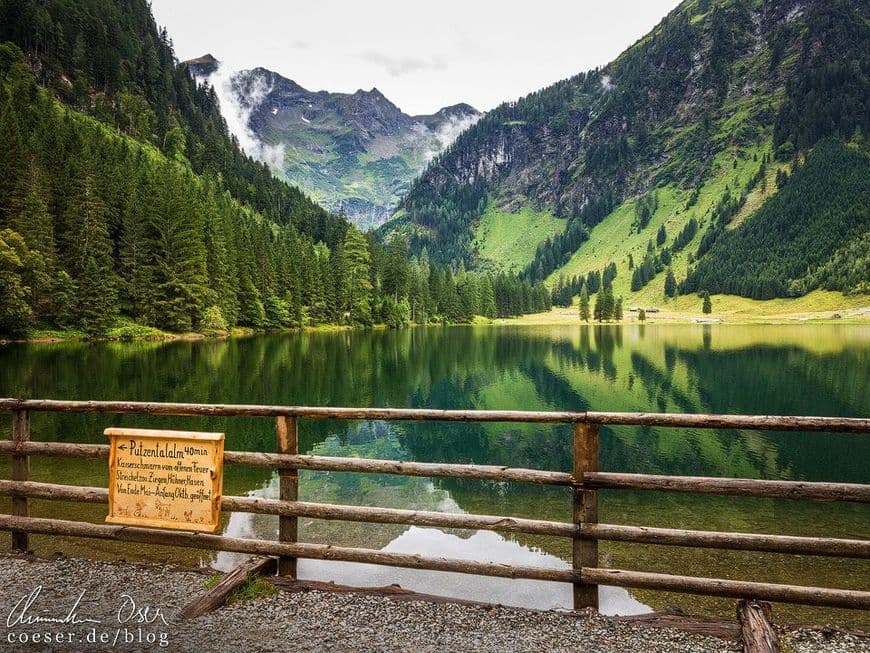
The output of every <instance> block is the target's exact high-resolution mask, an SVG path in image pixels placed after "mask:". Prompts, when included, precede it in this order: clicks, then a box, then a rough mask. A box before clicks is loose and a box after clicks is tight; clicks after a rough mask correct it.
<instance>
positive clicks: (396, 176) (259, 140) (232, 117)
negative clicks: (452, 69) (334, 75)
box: [185, 54, 481, 228]
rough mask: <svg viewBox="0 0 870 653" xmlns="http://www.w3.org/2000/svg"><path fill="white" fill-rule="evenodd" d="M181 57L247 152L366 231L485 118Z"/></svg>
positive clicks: (463, 108) (460, 107)
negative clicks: (405, 108) (418, 109)
mask: <svg viewBox="0 0 870 653" xmlns="http://www.w3.org/2000/svg"><path fill="white" fill-rule="evenodd" d="M185 63H186V65H187V67H188V70H189V71H190V73H191V74H192V75H193V76H194V78H195V79H196V80H197V82H198V83H200V84H207V85H209V86H210V87H213V88H214V90H215V93H216V94H217V96H218V98H219V101H220V105H221V112H222V113H223V116H224V119H225V120H226V121H227V125H228V127H229V129H230V131H231V132H232V133H233V134H234V135H235V137H236V138H237V139H238V141H239V144H240V146H241V147H242V148H243V149H244V150H245V152H247V153H248V154H249V155H250V156H252V157H254V158H255V159H258V160H260V161H263V162H264V163H267V164H268V165H269V167H270V168H271V169H272V170H273V171H274V172H275V173H276V174H277V175H279V176H280V177H282V178H284V179H286V180H288V181H292V183H294V184H297V185H299V186H300V187H301V188H302V189H303V190H305V191H306V192H308V193H309V194H311V196H312V197H314V198H315V199H316V200H318V201H319V202H321V203H322V204H323V205H324V206H326V207H327V208H329V209H330V210H333V211H336V212H339V213H344V214H345V215H347V217H348V218H350V219H351V220H352V221H353V222H354V223H356V224H357V225H358V226H360V227H363V228H371V227H376V226H378V225H380V224H382V223H383V222H384V221H385V220H386V219H387V218H388V217H389V216H390V215H391V214H392V212H393V210H394V209H395V206H396V204H397V203H398V201H399V200H400V198H401V197H402V196H403V195H404V194H405V193H406V192H407V191H408V189H409V187H410V182H411V180H412V179H413V178H414V177H415V176H417V175H418V174H419V173H420V172H421V171H422V170H423V169H424V168H425V166H426V165H427V164H428V163H429V161H431V160H432V158H433V157H434V156H435V155H437V154H438V153H439V152H441V151H443V150H444V148H446V147H447V146H448V145H450V144H451V143H452V142H453V141H454V140H455V138H456V137H457V136H458V135H459V134H460V133H461V132H462V131H463V130H464V129H466V128H467V127H469V126H471V125H473V124H474V123H475V122H476V121H477V120H478V119H479V118H480V115H481V114H480V112H478V111H477V110H476V109H474V108H473V107H471V106H469V105H467V104H457V105H453V106H449V107H444V108H442V109H440V110H439V111H437V112H435V113H434V114H431V115H420V116H410V115H407V114H405V113H404V112H402V111H401V110H400V109H399V108H398V107H397V106H396V105H395V104H393V103H392V102H391V101H390V100H389V99H387V98H386V97H384V95H383V94H382V93H381V92H380V91H379V90H378V89H376V88H373V89H371V90H369V91H364V90H358V91H356V92H355V93H332V92H329V91H309V90H307V89H305V88H303V87H302V86H300V85H299V84H297V83H296V82H294V81H293V80H291V79H287V78H286V77H283V76H281V75H279V74H278V73H275V72H273V71H270V70H267V69H265V68H254V69H252V70H241V71H235V70H232V69H230V68H229V67H227V66H225V65H222V64H221V63H220V62H219V61H218V60H217V59H216V58H215V57H214V56H212V55H210V54H209V55H205V56H202V57H199V58H197V59H193V60H190V61H187V62H185Z"/></svg>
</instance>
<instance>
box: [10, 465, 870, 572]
mask: <svg viewBox="0 0 870 653" xmlns="http://www.w3.org/2000/svg"><path fill="white" fill-rule="evenodd" d="M0 496H23V497H27V498H30V499H44V500H51V501H76V502H79V503H106V502H107V501H108V490H106V488H100V487H79V486H75V485H58V484H54V483H39V482H35V481H29V482H18V483H16V482H14V481H7V480H0ZM223 509H224V512H250V513H256V514H264V515H287V516H296V517H309V518H312V519H326V520H339V521H353V522H369V523H375V524H407V525H412V526H432V527H440V528H461V529H481V530H491V531H500V532H508V533H529V534H532V535H552V536H556V537H573V536H574V535H575V534H577V533H578V532H579V533H581V534H582V535H583V536H584V537H587V538H589V539H595V540H608V541H615V542H632V543H637V544H656V545H664V546H691V547H702V548H711V549H731V550H738V551H764V552H769V553H785V554H796V555H817V556H830V557H841V558H861V559H870V540H849V539H839V538H831V537H798V536H789V535H767V534H758V533H729V532H718V531H697V530H685V529H675V528H650V527H646V526H623V525H617V524H583V525H582V526H581V527H580V528H579V529H578V527H577V525H576V524H569V523H566V522H556V521H542V520H537V519H524V518H519V517H504V516H498V515H473V514H471V515H470V514H454V513H442V512H430V511H423V510H401V509H396V508H375V507H368V506H344V505H334V504H327V503H311V502H306V501H281V500H278V499H266V498H260V497H236V496H225V497H223Z"/></svg>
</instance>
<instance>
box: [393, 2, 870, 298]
mask: <svg viewBox="0 0 870 653" xmlns="http://www.w3.org/2000/svg"><path fill="white" fill-rule="evenodd" d="M868 25H870V5H868V3H867V2H849V1H846V0H831V1H822V0H687V1H686V2H683V3H682V4H681V5H679V6H678V7H677V8H676V9H674V10H673V11H672V12H671V13H670V14H668V16H666V17H665V18H664V19H663V20H662V22H661V23H660V24H659V25H657V26H656V27H655V28H654V29H653V30H652V31H651V32H650V33H649V34H647V35H646V36H644V37H643V38H642V39H640V40H639V41H638V42H637V43H635V44H634V45H633V46H631V47H630V48H629V49H628V50H626V51H625V52H624V53H623V54H622V55H620V56H619V57H618V58H617V59H616V60H615V61H613V62H612V63H610V64H608V65H606V66H604V67H603V68H601V69H597V70H593V71H590V72H587V73H581V74H579V75H576V76H575V77H572V78H570V79H566V80H563V81H561V82H558V83H556V84H554V85H552V86H550V87H547V88H545V89H543V90H541V91H538V92H536V93H532V94H531V95H528V96H526V97H523V98H521V99H519V100H517V101H515V102H508V103H505V104H503V105H501V106H499V107H497V108H496V109H494V110H493V111H491V112H489V113H487V115H486V116H484V117H483V118H482V119H481V120H480V121H479V122H478V123H477V124H475V125H474V126H472V127H471V128H469V129H468V130H467V131H466V132H464V133H463V134H462V135H461V136H460V137H459V138H458V139H457V140H456V141H455V142H454V143H453V144H452V145H451V146H450V147H449V148H448V149H447V150H446V151H445V152H443V153H442V154H441V155H439V156H438V157H437V158H436V159H435V160H433V162H432V163H431V164H430V165H429V167H428V168H427V170H426V171H425V172H424V173H423V174H422V175H421V177H420V178H418V179H417V180H416V181H415V182H414V183H413V184H412V187H411V189H410V191H409V192H408V194H407V195H406V196H405V198H404V199H403V201H402V203H401V205H400V209H399V210H398V211H397V213H396V214H395V216H394V218H393V219H392V220H391V221H390V222H388V223H387V224H386V225H384V226H383V227H382V228H381V229H380V231H379V236H380V237H382V238H384V239H386V240H391V239H394V238H397V239H399V240H402V241H404V242H406V243H407V244H408V245H409V246H410V248H411V250H412V251H413V252H419V251H422V250H423V249H424V248H426V249H427V250H428V253H429V255H430V256H431V257H432V260H434V261H438V262H439V263H444V264H453V265H456V264H458V263H459V262H460V261H461V262H462V263H464V264H465V266H466V267H477V268H484V269H506V268H507V269H514V270H516V271H522V273H523V274H524V275H525V276H526V277H527V278H529V279H533V280H546V281H547V283H548V285H549V286H550V287H551V288H552V289H553V290H554V299H557V300H558V301H560V302H564V303H570V300H571V297H572V295H573V296H576V295H577V294H578V293H579V291H580V287H581V285H582V284H583V283H584V282H587V286H591V287H589V288H587V290H589V291H590V292H594V291H595V288H594V286H595V278H596V277H597V278H598V279H601V278H602V276H606V277H607V281H608V284H611V283H612V285H613V290H614V292H615V293H616V294H617V295H622V296H624V297H626V298H630V299H631V300H632V301H635V300H636V301H638V302H640V301H644V302H646V301H648V302H650V303H653V304H654V303H657V302H661V301H664V300H665V299H666V297H665V290H666V289H667V291H668V294H669V295H672V294H674V293H676V292H679V291H680V290H682V291H683V292H702V291H705V290H706V291H709V292H714V293H715V292H731V293H738V294H743V295H746V296H749V297H758V298H760V297H767V296H770V295H771V294H775V295H777V296H783V295H790V294H801V293H804V292H807V291H809V290H812V289H813V288H817V287H835V286H836V287H838V288H839V289H841V290H844V291H851V290H856V289H858V288H860V287H861V283H863V284H864V286H863V287H865V288H866V283H867V282H868V278H867V276H868V272H867V268H868V266H867V265H866V260H867V256H868V255H867V250H866V248H865V247H862V246H861V245H860V243H861V242H863V243H866V238H867V232H868V230H870V222H868V220H870V218H868V214H867V210H866V201H865V203H864V208H863V209H862V208H861V206H860V201H861V200H862V199H863V198H865V197H866V195H865V193H866V188H865V187H864V186H863V185H862V183H861V179H862V176H863V179H866V178H867V175H868V172H870V170H868V166H867V162H868V158H867V141H866V140H865V137H864V136H865V135H866V134H867V133H868V129H870V108H868V102H870V57H868V55H867V53H868V52H870V36H868V34H870V27H868ZM826 137H830V138H833V139H834V140H835V141H837V142H838V143H839V144H840V148H841V150H842V149H845V150H847V151H848V152H850V153H851V154H847V153H845V152H840V151H837V150H836V148H833V146H831V147H828V148H825V151H824V152H821V153H820V154H819V156H818V157H814V156H813V151H814V148H815V146H816V144H817V143H819V142H820V141H821V140H822V139H824V138H826ZM831 161H848V162H849V165H850V170H852V169H853V168H852V167H851V166H857V174H850V175H847V178H845V179H843V180H840V181H841V182H842V183H838V184H835V185H833V186H832V187H831V189H830V190H831V191H832V192H836V193H839V194H840V197H839V198H836V199H834V198H822V197H820V196H818V195H814V194H813V189H816V190H817V189H818V184H817V181H816V179H817V174H818V170H821V169H827V170H828V171H829V172H830V170H832V169H835V168H830V167H829V165H828V164H829V163H830V162H831ZM805 165H806V166H808V167H810V168H811V170H808V171H807V172H806V173H801V172H800V170H801V168H802V167H803V166H805ZM786 189H788V190H789V197H790V198H796V197H800V198H801V201H802V202H803V204H802V205H801V206H802V208H804V209H811V210H808V212H807V214H806V215H805V216H804V218H805V219H806V221H807V224H806V229H808V230H809V231H811V232H812V233H813V234H814V237H815V238H816V239H822V240H824V239H826V238H827V239H830V240H834V239H835V238H836V239H837V242H836V243H834V244H835V245H836V247H828V246H824V247H817V248H814V249H813V256H812V257H811V258H812V260H809V259H808V260H807V261H806V262H805V265H804V266H803V267H801V266H800V265H798V264H796V263H795V261H798V260H799V259H800V255H801V251H802V250H804V249H805V245H806V243H805V240H803V239H802V238H800V237H798V234H796V233H795V230H793V229H792V230H790V229H786V228H784V226H783V224H784V222H788V220H789V218H788V217H787V216H786V217H783V216H784V215H785V214H784V212H786V211H788V210H794V209H795V208H796V207H797V206H798V204H796V203H795V202H794V201H793V200H792V199H786V198H783V199H782V200H779V204H777V203H776V196H777V194H778V193H782V192H783V191H784V190H786ZM856 200H857V201H856ZM772 202H773V203H774V204H771V205H770V206H768V204H770V203H772ZM812 204H816V206H812ZM853 209H854V210H853ZM822 216H824V220H825V222H824V224H825V227H824V228H821V227H819V224H821V223H817V219H822ZM802 224H803V223H802ZM731 232H734V235H733V236H731V235H730V234H731ZM761 233H775V234H776V235H775V236H772V237H775V238H776V239H778V240H777V243H778V246H777V247H776V248H773V249H769V250H768V252H769V255H770V256H775V257H777V258H779V259H780V260H781V261H785V260H786V259H788V260H790V261H791V262H790V263H789V264H788V265H785V264H783V265H772V266H769V267H767V268H766V272H765V274H766V275H771V279H769V280H768V282H767V283H765V284H764V285H765V287H766V290H761V287H760V285H759V286H758V287H756V285H754V284H747V283H738V282H736V280H735V282H734V283H730V282H728V283H726V282H724V281H723V280H722V279H721V278H719V279H718V281H716V282H715V283H714V282H713V279H714V275H712V274H710V272H709V271H710V270H711V269H712V268H715V267H716V264H715V263H714V262H713V261H718V260H722V259H721V257H723V256H725V254H724V252H725V250H726V249H727V250H728V252H729V253H728V254H727V257H728V258H729V260H730V261H732V263H733V265H735V266H738V267H739V265H738V263H737V261H739V259H740V257H741V251H742V249H743V248H746V247H748V246H749V242H750V241H751V240H752V239H751V238H750V237H749V236H748V234H761ZM723 234H725V235H726V236H727V237H724V238H722V239H721V243H720V244H716V242H715V241H717V239H719V237H720V236H722V235H723ZM740 234H746V235H740ZM861 239H863V241H862V240H861ZM714 244H715V246H714ZM853 255H858V256H859V257H860V258H863V260H864V261H865V264H864V265H860V264H859V265H857V266H855V267H856V269H857V270H859V271H857V272H853V273H852V274H851V276H850V277H849V278H851V279H853V281H849V282H846V283H845V284H843V283H835V282H830V283H829V281H830V280H829V279H828V278H827V277H828V275H829V274H830V273H831V271H832V265H833V264H832V263H831V262H832V261H834V260H842V259H843V258H844V257H851V256H853ZM708 256H712V257H714V258H710V259H709V260H710V261H711V262H710V263H705V262H704V261H705V258H706V257H708ZM832 257H833V258H832ZM699 260H700V263H699ZM729 269H730V268H729ZM845 276H849V275H845ZM845 276H844V278H845ZM686 278H688V280H689V281H688V283H682V284H679V283H678V280H681V279H686ZM856 278H857V279H858V280H857V281H855V279H856Z"/></svg>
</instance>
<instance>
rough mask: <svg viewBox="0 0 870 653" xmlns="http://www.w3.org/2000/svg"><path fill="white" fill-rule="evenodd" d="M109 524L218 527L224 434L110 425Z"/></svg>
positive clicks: (107, 432)
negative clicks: (125, 427)
mask: <svg viewBox="0 0 870 653" xmlns="http://www.w3.org/2000/svg"><path fill="white" fill-rule="evenodd" d="M104 434H105V435H107V436H109V442H110V447H109V516H108V517H106V522H108V523H109V524H127V525H131V526H148V527H153V528H174V529H177V530H184V531H205V532H209V533H213V532H215V531H216V530H217V529H218V527H219V526H220V514H221V490H222V486H223V461H224V434H223V433H198V432H193V431H162V430H151V429H123V428H108V429H106V430H105V431H104Z"/></svg>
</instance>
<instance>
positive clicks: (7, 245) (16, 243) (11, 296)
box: [0, 229, 33, 336]
mask: <svg viewBox="0 0 870 653" xmlns="http://www.w3.org/2000/svg"><path fill="white" fill-rule="evenodd" d="M28 254H29V252H28V250H27V245H26V244H25V242H24V239H23V238H22V237H21V236H20V234H18V233H16V232H14V231H12V230H11V229H3V230H2V231H0V333H3V334H6V335H12V336H18V335H24V334H26V333H27V330H28V329H29V328H30V326H31V321H32V318H33V312H32V311H31V309H30V305H29V304H28V298H29V296H30V288H28V287H27V286H26V285H25V283H24V276H25V275H24V272H25V266H24V261H25V260H26V258H27V256H28Z"/></svg>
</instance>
